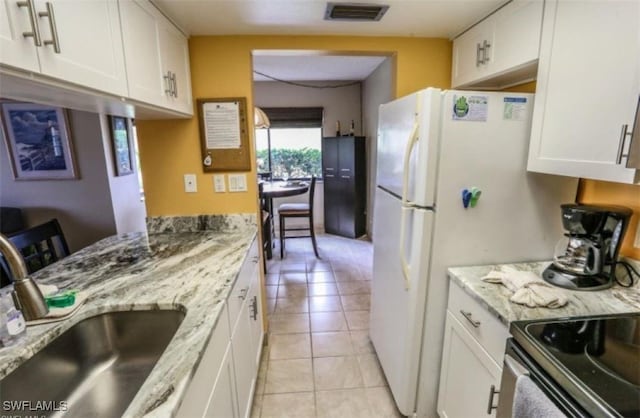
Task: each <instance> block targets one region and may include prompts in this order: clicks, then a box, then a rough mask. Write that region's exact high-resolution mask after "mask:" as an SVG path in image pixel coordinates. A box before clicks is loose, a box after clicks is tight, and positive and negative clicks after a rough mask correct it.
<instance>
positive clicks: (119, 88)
mask: <svg viewBox="0 0 640 418" xmlns="http://www.w3.org/2000/svg"><path fill="white" fill-rule="evenodd" d="M2 6H3V7H2V11H1V12H0V19H1V20H0V22H2V23H3V24H2V29H0V37H1V40H2V44H1V45H2V52H1V55H0V57H1V62H2V63H3V64H7V65H10V66H15V67H17V68H19V69H23V70H28V71H34V72H40V73H42V74H44V75H47V76H51V77H54V78H56V79H58V80H64V81H67V82H70V83H73V84H76V85H80V86H84V87H89V88H92V89H95V90H99V91H103V92H107V93H111V94H115V95H119V96H126V95H127V80H126V77H125V66H124V54H123V51H122V35H121V33H120V17H119V14H118V3H117V2H116V1H115V0H92V1H77V0H49V1H41V0H35V1H33V0H28V1H23V2H17V1H14V0H4V1H3V4H2ZM31 13H33V18H31ZM24 32H27V33H33V34H35V36H27V37H25V36H24ZM34 54H35V55H36V56H37V60H36V59H34ZM38 62H39V65H36V64H37V63H38Z"/></svg>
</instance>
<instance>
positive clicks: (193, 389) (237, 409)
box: [177, 240, 264, 418]
mask: <svg viewBox="0 0 640 418" xmlns="http://www.w3.org/2000/svg"><path fill="white" fill-rule="evenodd" d="M258 261H259V256H258V243H257V240H254V242H253V244H252V246H251V249H250V250H249V253H248V255H247V257H246V259H245V262H244V263H243V266H242V268H241V270H240V273H239V275H238V278H237V280H236V283H235V284H234V286H233V288H232V289H231V293H230V294H229V298H228V299H227V303H225V305H224V306H223V308H222V311H221V313H220V317H219V318H218V322H217V324H216V327H215V329H214V331H213V334H212V336H211V339H210V341H209V343H208V346H207V348H206V349H205V353H204V355H203V357H202V360H201V361H200V365H199V366H198V369H197V370H196V373H195V375H194V377H193V379H192V380H191V383H190V384H189V387H188V389H187V393H186V394H185V397H184V399H183V400H182V405H181V406H180V409H179V411H178V414H177V416H178V417H185V418H187V417H188V418H196V417H220V418H232V417H241V418H244V417H248V416H249V414H250V413H251V405H252V401H253V392H254V389H255V384H256V380H257V374H258V367H259V361H260V354H261V350H262V339H263V335H264V332H263V328H262V306H261V293H260V280H259V271H258Z"/></svg>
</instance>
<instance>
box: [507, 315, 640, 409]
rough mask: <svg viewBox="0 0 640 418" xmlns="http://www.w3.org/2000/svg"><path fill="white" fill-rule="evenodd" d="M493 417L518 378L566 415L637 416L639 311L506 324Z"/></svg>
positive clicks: (509, 400)
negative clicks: (506, 337)
mask: <svg viewBox="0 0 640 418" xmlns="http://www.w3.org/2000/svg"><path fill="white" fill-rule="evenodd" d="M510 331H511V334H512V335H513V338H512V339H509V341H508V342H507V351H506V354H505V363H504V368H503V375H502V383H501V389H500V402H499V405H498V411H497V416H498V417H511V416H512V408H513V406H514V403H513V402H514V391H515V388H516V384H517V381H518V379H519V377H520V376H526V377H528V378H530V379H531V380H532V381H533V382H534V383H535V385H536V386H537V387H538V388H539V389H540V390H541V391H542V393H543V394H544V395H545V396H546V397H548V398H549V399H550V400H551V401H552V403H553V404H554V405H555V406H556V407H558V409H559V410H560V411H561V412H562V413H564V414H565V415H567V416H570V417H574V416H575V417H582V416H594V417H638V416H640V313H636V314H623V315H616V316H596V317H588V318H581V319H564V320H551V321H522V322H514V323H512V325H511V329H510Z"/></svg>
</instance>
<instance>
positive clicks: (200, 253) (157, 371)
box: [0, 215, 257, 417]
mask: <svg viewBox="0 0 640 418" xmlns="http://www.w3.org/2000/svg"><path fill="white" fill-rule="evenodd" d="M148 229H149V231H150V233H149V234H148V235H147V234H146V233H133V234H125V235H121V236H114V237H110V238H105V239H103V240H101V241H99V242H97V243H95V244H93V245H91V246H89V247H87V248H84V249H82V250H80V251H78V252H77V253H74V254H72V255H71V256H69V257H67V258H65V259H63V260H61V261H60V262H58V263H55V264H53V265H51V266H49V267H47V268H45V269H43V270H40V271H39V272H37V273H35V274H33V275H32V277H33V278H34V279H35V280H36V281H37V282H38V283H44V284H55V285H57V286H58V287H60V288H61V289H77V290H83V291H86V292H87V293H88V294H89V297H88V300H87V302H86V303H85V305H84V306H82V307H81V308H80V310H79V311H78V312H77V313H76V314H75V315H74V316H73V317H72V318H70V319H67V320H65V321H62V322H57V323H50V324H45V325H38V326H33V327H28V328H27V335H26V338H25V340H24V341H22V342H20V343H18V344H17V345H14V346H11V347H7V348H0V379H2V378H3V377H4V376H6V375H7V374H9V373H10V372H11V371H12V370H14V369H15V368H17V367H18V366H19V365H20V364H21V363H23V362H24V361H26V360H27V359H29V358H30V357H32V356H33V355H34V354H35V353H36V352H38V351H39V350H40V349H42V348H43V347H44V346H45V345H46V344H48V343H49V342H50V341H51V340H53V339H54V338H55V337H56V336H58V335H60V334H61V333H62V332H64V331H65V330H67V329H68V328H70V327H71V326H72V325H74V324H76V323H78V322H79V321H81V320H83V319H85V318H88V317H91V316H94V315H96V314H99V313H103V312H110V311H129V310H148V309H156V310H157V309H179V310H182V311H184V312H185V313H186V315H185V317H184V320H183V321H182V323H181V324H180V327H179V328H178V330H177V332H176V334H175V336H174V338H173V339H172V340H171V343H170V344H169V345H168V346H167V349H166V350H165V352H164V353H163V354H162V357H160V359H159V360H158V363H157V364H156V365H155V367H154V368H153V370H152V371H151V374H150V375H149V377H148V378H147V380H146V381H145V383H144V384H143V385H142V387H141V388H140V391H139V392H138V393H137V395H136V396H135V398H134V399H133V401H132V402H131V404H130V405H129V407H128V409H127V410H126V411H125V413H124V416H127V417H139V416H162V417H166V416H173V415H175V413H176V411H177V409H178V406H179V405H180V401H181V399H182V396H183V395H184V393H185V391H186V388H187V385H188V383H189V381H190V380H191V377H192V376H193V374H194V372H195V370H196V368H197V366H198V364H199V362H200V359H201V357H202V355H203V353H204V349H205V347H206V345H207V343H208V340H209V338H210V336H211V333H212V331H213V329H214V327H215V325H216V323H217V321H218V317H219V314H220V312H221V309H222V307H223V306H224V302H225V300H226V299H227V297H228V295H229V293H230V291H231V287H232V286H233V284H234V283H235V280H236V277H237V275H238V273H239V271H240V267H241V265H242V263H243V261H244V259H245V257H246V255H247V252H248V250H249V247H250V246H251V243H252V241H253V239H254V237H255V236H256V231H257V228H256V222H255V216H253V215H219V216H216V215H213V216H194V217H180V218H153V219H150V220H148ZM154 232H156V233H154Z"/></svg>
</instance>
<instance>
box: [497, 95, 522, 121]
mask: <svg viewBox="0 0 640 418" xmlns="http://www.w3.org/2000/svg"><path fill="white" fill-rule="evenodd" d="M502 118H503V119H504V120H516V121H523V120H526V119H527V98H526V97H505V98H504V111H503V112H502Z"/></svg>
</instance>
